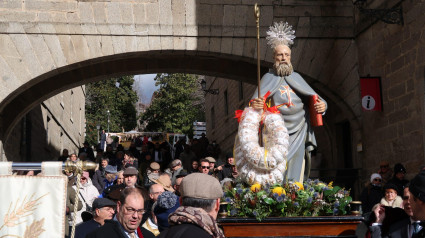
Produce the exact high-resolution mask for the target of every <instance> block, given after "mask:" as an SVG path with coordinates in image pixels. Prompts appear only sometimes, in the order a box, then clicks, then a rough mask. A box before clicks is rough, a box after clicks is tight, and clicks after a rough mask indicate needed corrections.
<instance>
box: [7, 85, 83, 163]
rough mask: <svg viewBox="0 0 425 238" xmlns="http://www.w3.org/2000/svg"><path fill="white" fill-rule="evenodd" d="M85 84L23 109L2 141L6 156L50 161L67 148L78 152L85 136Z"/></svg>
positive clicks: (72, 151) (17, 158)
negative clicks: (20, 116) (22, 115)
mask: <svg viewBox="0 0 425 238" xmlns="http://www.w3.org/2000/svg"><path fill="white" fill-rule="evenodd" d="M85 123H86V119H85V88H84V86H79V87H76V88H72V89H69V90H66V91H64V92H62V93H60V94H57V95H56V96H53V97H51V98H49V99H47V100H45V101H44V102H42V103H41V104H40V105H38V106H36V107H34V108H33V109H32V110H31V111H30V112H29V113H27V114H26V115H25V116H24V117H23V118H22V119H21V121H20V122H19V124H18V125H17V126H15V128H13V130H12V135H11V136H10V137H9V139H8V140H7V141H6V143H5V145H4V146H5V149H6V150H7V151H8V153H10V154H9V157H8V158H9V160H12V161H25V162H30V161H52V160H57V158H58V157H59V156H60V155H61V154H62V150H63V149H67V150H68V151H69V154H71V153H78V149H79V147H82V145H83V143H84V137H85Z"/></svg>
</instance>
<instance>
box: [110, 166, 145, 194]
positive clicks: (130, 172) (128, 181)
mask: <svg viewBox="0 0 425 238" xmlns="http://www.w3.org/2000/svg"><path fill="white" fill-rule="evenodd" d="M138 174H139V171H137V169H136V168H134V167H128V168H126V169H125V170H124V173H123V176H124V183H122V184H117V185H114V186H112V187H110V188H108V190H109V191H107V194H108V195H107V197H108V198H110V199H112V200H114V201H115V200H118V199H119V197H120V193H121V191H122V190H123V189H124V188H135V187H137V188H141V187H140V186H139V185H137V175H138Z"/></svg>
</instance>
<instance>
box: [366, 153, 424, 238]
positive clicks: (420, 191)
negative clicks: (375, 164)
mask: <svg viewBox="0 0 425 238" xmlns="http://www.w3.org/2000/svg"><path fill="white" fill-rule="evenodd" d="M406 173H407V171H406V168H405V167H404V166H403V165H402V164H401V163H397V164H395V165H394V168H393V169H391V167H390V164H389V163H388V161H381V163H380V167H379V170H378V171H377V173H373V174H372V175H371V176H370V181H369V182H368V184H367V185H366V186H365V188H364V190H363V191H362V193H361V196H360V200H361V202H362V210H363V216H364V217H365V223H366V225H367V226H368V229H367V233H366V234H367V236H369V237H407V238H411V237H425V229H422V228H423V227H424V225H425V224H423V223H421V221H422V222H423V221H424V219H425V166H423V167H421V168H420V171H419V174H417V175H416V176H415V178H414V179H413V180H412V181H409V180H407V179H406Z"/></svg>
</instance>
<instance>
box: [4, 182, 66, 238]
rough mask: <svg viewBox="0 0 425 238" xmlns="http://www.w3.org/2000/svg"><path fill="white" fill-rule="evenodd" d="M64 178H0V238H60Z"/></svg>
mask: <svg viewBox="0 0 425 238" xmlns="http://www.w3.org/2000/svg"><path fill="white" fill-rule="evenodd" d="M66 184H67V178H66V176H12V175H10V176H7V175H2V176H0V194H1V203H0V237H22V238H26V237H34V238H35V237H37V238H42V237H46V238H47V237H64V236H65V206H66V186H67V185H66Z"/></svg>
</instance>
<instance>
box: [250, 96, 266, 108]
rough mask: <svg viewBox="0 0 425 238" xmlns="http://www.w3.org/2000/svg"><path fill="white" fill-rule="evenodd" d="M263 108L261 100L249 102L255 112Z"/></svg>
mask: <svg viewBox="0 0 425 238" xmlns="http://www.w3.org/2000/svg"><path fill="white" fill-rule="evenodd" d="M263 106H264V101H263V99H262V98H256V99H254V100H252V102H251V107H252V108H254V109H255V110H263Z"/></svg>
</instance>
